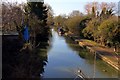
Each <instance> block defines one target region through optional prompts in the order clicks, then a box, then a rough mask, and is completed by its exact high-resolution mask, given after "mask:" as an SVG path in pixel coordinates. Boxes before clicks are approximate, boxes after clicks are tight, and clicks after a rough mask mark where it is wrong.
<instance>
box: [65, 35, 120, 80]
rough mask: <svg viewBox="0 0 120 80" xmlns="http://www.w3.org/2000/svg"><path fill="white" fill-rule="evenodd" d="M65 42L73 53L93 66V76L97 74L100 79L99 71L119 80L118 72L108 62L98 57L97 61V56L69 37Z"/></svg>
mask: <svg viewBox="0 0 120 80" xmlns="http://www.w3.org/2000/svg"><path fill="white" fill-rule="evenodd" d="M65 41H66V43H67V44H68V46H69V47H70V48H71V49H72V50H73V51H76V52H77V54H78V55H79V56H80V58H82V59H85V60H86V61H87V63H88V64H91V65H93V73H91V74H95V75H96V76H97V77H98V76H99V74H98V73H97V71H99V72H100V73H101V74H104V75H107V76H111V77H113V78H118V71H117V70H115V69H114V68H113V67H111V66H110V65H108V64H107V63H106V62H104V61H102V60H101V59H99V58H98V57H97V58H96V59H95V56H94V54H93V53H90V52H88V51H87V50H86V49H84V48H82V47H80V46H79V45H78V44H77V43H75V42H74V41H73V40H72V39H70V38H69V37H65ZM94 70H95V71H94ZM88 71H89V70H88ZM88 73H89V72H88ZM88 75H89V74H88ZM89 77H90V76H89Z"/></svg>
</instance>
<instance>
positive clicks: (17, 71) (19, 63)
mask: <svg viewBox="0 0 120 80" xmlns="http://www.w3.org/2000/svg"><path fill="white" fill-rule="evenodd" d="M2 41H3V43H2V49H3V50H2V51H3V52H2V78H3V79H4V78H36V79H40V78H41V76H42V75H41V74H43V73H44V66H45V65H46V64H47V62H48V61H47V59H48V57H47V46H48V44H47V43H46V42H42V43H41V46H40V47H39V48H36V49H35V50H32V51H30V50H28V49H26V50H23V51H21V52H20V49H21V47H22V45H20V41H19V40H17V39H13V38H11V39H9V38H8V37H7V36H3V40H2Z"/></svg>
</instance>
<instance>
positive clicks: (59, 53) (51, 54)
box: [43, 30, 118, 78]
mask: <svg viewBox="0 0 120 80" xmlns="http://www.w3.org/2000/svg"><path fill="white" fill-rule="evenodd" d="M50 43H51V47H50V49H49V51H48V52H47V57H48V62H47V64H46V65H45V66H44V73H43V77H44V78H75V77H76V76H77V74H78V70H79V69H81V70H82V72H83V73H84V74H85V75H86V76H87V77H89V78H117V77H118V72H117V71H116V70H115V69H113V68H112V67H111V66H109V65H107V64H106V63H105V62H103V61H102V60H100V59H95V56H94V55H93V54H92V53H89V52H87V51H86V50H85V49H82V48H80V47H79V45H78V44H74V43H72V41H71V40H69V39H67V38H65V37H63V36H59V35H58V34H57V32H55V31H54V30H52V39H51V42H50Z"/></svg>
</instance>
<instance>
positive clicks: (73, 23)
mask: <svg viewBox="0 0 120 80" xmlns="http://www.w3.org/2000/svg"><path fill="white" fill-rule="evenodd" d="M80 21H81V17H80V16H73V17H72V18H70V19H68V20H66V22H65V26H66V27H67V28H68V29H69V31H70V32H72V33H74V34H75V35H80V32H79V29H80V28H79V25H80Z"/></svg>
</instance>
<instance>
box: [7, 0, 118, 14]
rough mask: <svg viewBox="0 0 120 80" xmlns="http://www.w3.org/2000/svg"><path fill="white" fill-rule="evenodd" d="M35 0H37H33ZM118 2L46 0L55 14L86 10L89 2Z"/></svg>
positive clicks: (102, 0) (103, 0)
mask: <svg viewBox="0 0 120 80" xmlns="http://www.w3.org/2000/svg"><path fill="white" fill-rule="evenodd" d="M6 1H9V2H15V1H16V2H19V3H21V2H26V1H27V0H6ZM32 1H35V0H32ZM93 1H97V2H116V3H118V2H119V1H120V0H44V2H45V3H47V4H49V5H50V6H51V7H52V9H53V11H54V13H55V15H59V14H69V13H70V12H72V11H73V10H79V11H80V12H85V11H84V6H85V4H86V3H88V2H93Z"/></svg>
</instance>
